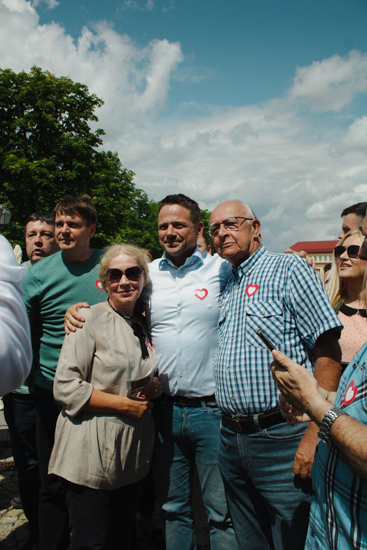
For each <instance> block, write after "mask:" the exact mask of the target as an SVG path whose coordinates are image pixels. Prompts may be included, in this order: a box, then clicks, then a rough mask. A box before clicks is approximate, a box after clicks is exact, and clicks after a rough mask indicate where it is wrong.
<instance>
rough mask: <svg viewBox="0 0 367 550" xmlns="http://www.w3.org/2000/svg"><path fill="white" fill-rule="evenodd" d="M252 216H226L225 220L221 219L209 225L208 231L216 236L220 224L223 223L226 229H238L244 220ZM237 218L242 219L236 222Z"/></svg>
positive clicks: (212, 235)
mask: <svg viewBox="0 0 367 550" xmlns="http://www.w3.org/2000/svg"><path fill="white" fill-rule="evenodd" d="M253 219H254V218H244V217H243V216H233V217H231V218H227V219H226V220H223V221H222V222H220V223H212V224H211V225H209V233H210V236H211V237H216V236H217V235H218V233H219V230H220V226H221V225H223V227H224V229H226V230H227V231H238V230H239V228H240V227H241V225H242V224H243V222H244V221H245V220H248V221H249V220H253ZM237 220H243V221H242V222H238V221H237Z"/></svg>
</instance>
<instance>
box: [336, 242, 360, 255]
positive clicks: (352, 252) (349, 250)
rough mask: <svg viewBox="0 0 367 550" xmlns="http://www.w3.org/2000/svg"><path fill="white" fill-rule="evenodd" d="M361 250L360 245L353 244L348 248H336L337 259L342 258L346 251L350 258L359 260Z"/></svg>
mask: <svg viewBox="0 0 367 550" xmlns="http://www.w3.org/2000/svg"><path fill="white" fill-rule="evenodd" d="M360 248H361V247H360V246H359V245H358V244H351V245H350V246H348V248H347V247H345V246H343V245H341V246H336V247H335V248H334V254H335V258H340V256H341V255H342V254H344V252H345V251H346V252H347V254H348V256H349V258H358V253H359V249H360Z"/></svg>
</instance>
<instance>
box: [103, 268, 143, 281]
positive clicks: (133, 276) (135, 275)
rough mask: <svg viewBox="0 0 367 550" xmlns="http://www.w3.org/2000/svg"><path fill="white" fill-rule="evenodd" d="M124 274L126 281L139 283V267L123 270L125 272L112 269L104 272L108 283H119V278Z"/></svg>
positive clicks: (140, 271)
mask: <svg viewBox="0 0 367 550" xmlns="http://www.w3.org/2000/svg"><path fill="white" fill-rule="evenodd" d="M124 274H125V277H126V279H129V281H139V280H140V278H141V276H142V275H143V270H142V268H141V267H139V266H136V267H128V268H127V269H125V271H121V269H118V268H117V267H116V268H113V269H107V272H106V279H107V281H108V282H109V283H119V282H120V281H121V277H122V276H123V275H124Z"/></svg>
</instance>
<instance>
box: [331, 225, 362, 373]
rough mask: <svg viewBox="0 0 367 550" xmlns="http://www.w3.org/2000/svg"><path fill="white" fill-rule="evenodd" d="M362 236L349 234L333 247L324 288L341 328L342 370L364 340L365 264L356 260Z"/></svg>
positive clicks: (357, 232)
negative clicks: (331, 262)
mask: <svg viewBox="0 0 367 550" xmlns="http://www.w3.org/2000/svg"><path fill="white" fill-rule="evenodd" d="M363 241H364V237H363V235H362V233H361V231H359V230H356V231H349V233H347V234H346V235H345V236H344V237H343V238H342V239H341V240H340V241H339V242H338V245H337V246H336V247H335V248H334V254H333V267H332V269H331V275H330V279H329V282H328V285H327V288H326V291H327V293H328V295H329V298H330V301H331V304H332V306H333V308H334V310H335V311H336V313H337V315H338V317H339V319H340V321H341V322H342V323H343V325H344V329H343V331H342V335H341V337H340V340H339V343H340V347H341V350H342V369H343V370H344V368H345V367H346V365H347V364H348V363H349V362H350V361H351V360H352V359H353V357H354V355H355V354H356V353H357V351H358V350H359V349H360V348H361V347H362V346H363V344H364V343H365V342H366V341H367V304H366V284H367V275H366V265H367V262H366V261H365V260H362V259H361V258H360V257H359V252H360V248H361V246H362V244H363Z"/></svg>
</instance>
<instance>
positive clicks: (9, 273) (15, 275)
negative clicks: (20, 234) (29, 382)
mask: <svg viewBox="0 0 367 550" xmlns="http://www.w3.org/2000/svg"><path fill="white" fill-rule="evenodd" d="M26 275H27V270H26V269H25V268H24V267H21V266H19V265H18V264H17V262H16V259H15V255H14V252H13V249H12V247H11V245H10V243H9V242H8V241H7V240H6V239H5V237H3V236H2V235H0V285H1V291H0V395H5V394H6V393H9V392H10V391H12V390H15V389H16V388H18V387H19V386H21V384H22V383H23V381H24V380H25V378H26V377H27V375H28V373H29V371H30V368H31V365H32V345H31V337H30V329H29V321H28V317H27V313H26V309H25V305H24V300H23V289H22V281H23V279H24V278H25V276H26Z"/></svg>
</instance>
